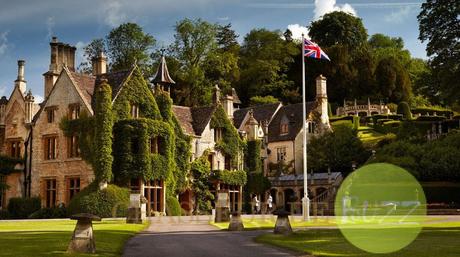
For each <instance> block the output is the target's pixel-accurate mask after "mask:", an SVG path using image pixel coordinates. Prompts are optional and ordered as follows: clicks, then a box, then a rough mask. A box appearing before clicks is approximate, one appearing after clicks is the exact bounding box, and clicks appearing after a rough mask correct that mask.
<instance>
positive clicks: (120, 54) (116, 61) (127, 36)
mask: <svg viewBox="0 0 460 257" xmlns="http://www.w3.org/2000/svg"><path fill="white" fill-rule="evenodd" d="M105 41H106V45H107V50H108V53H107V54H108V56H109V57H110V60H111V68H112V70H113V71H118V70H124V69H129V68H131V66H132V65H133V64H134V62H137V64H138V65H139V67H141V68H142V69H144V68H146V66H147V65H148V64H149V62H150V61H151V60H150V53H149V50H150V49H151V48H153V47H154V46H155V42H156V40H155V38H153V36H151V35H150V34H148V33H145V32H144V31H143V30H142V28H141V27H140V26H139V25H137V24H135V23H124V24H121V25H120V26H118V27H117V28H115V29H113V30H112V31H110V33H109V35H108V36H107V37H106V39H105Z"/></svg>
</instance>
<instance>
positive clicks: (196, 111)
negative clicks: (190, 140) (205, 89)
mask: <svg viewBox="0 0 460 257" xmlns="http://www.w3.org/2000/svg"><path fill="white" fill-rule="evenodd" d="M215 110H216V106H207V107H193V108H192V117H193V130H195V135H198V136H200V135H201V134H203V131H204V129H205V128H206V126H207V125H208V123H209V122H210V121H211V118H212V115H213V114H214V111H215Z"/></svg>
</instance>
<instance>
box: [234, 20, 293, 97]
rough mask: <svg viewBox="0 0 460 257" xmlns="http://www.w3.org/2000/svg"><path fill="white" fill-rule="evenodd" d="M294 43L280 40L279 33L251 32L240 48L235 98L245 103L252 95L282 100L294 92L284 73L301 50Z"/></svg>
mask: <svg viewBox="0 0 460 257" xmlns="http://www.w3.org/2000/svg"><path fill="white" fill-rule="evenodd" d="M299 50H300V47H298V46H297V45H296V44H295V43H293V42H288V41H286V40H283V39H282V38H281V32H280V31H277V30H276V31H269V30H266V29H254V30H251V31H250V32H249V33H248V34H247V35H246V36H245V37H244V42H243V44H242V46H241V53H240V56H241V58H240V62H239V67H240V70H241V77H240V82H239V87H238V88H237V89H238V95H239V96H240V99H241V100H242V101H243V102H244V103H248V102H249V99H250V98H251V97H253V96H266V95H272V96H274V97H276V98H279V99H282V100H284V99H285V98H286V93H287V92H289V91H291V90H294V91H295V90H296V89H295V84H294V82H293V81H292V80H289V79H288V77H287V75H286V73H287V71H288V68H289V66H290V64H292V63H293V62H294V58H293V57H294V56H296V55H297V54H298V53H299V52H300V51H299Z"/></svg>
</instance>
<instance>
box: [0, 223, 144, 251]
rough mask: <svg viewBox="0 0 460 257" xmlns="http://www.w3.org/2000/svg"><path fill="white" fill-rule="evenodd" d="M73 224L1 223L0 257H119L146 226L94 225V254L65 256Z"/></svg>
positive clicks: (121, 224) (122, 224)
mask: <svg viewBox="0 0 460 257" xmlns="http://www.w3.org/2000/svg"><path fill="white" fill-rule="evenodd" d="M75 224H76V221H74V220H43V221H2V222H0V249H1V250H0V256H15V257H22V256H24V257H26V256H104V257H105V256H120V255H121V253H122V251H123V246H124V243H125V242H126V241H127V240H128V239H129V238H130V237H132V236H133V235H134V234H136V233H137V232H139V231H141V230H142V229H144V228H145V227H146V226H147V223H146V224H126V222H125V220H103V221H102V222H94V223H93V227H94V237H95V239H96V249H97V254H94V255H84V254H68V253H66V250H67V246H68V245H69V242H70V239H71V238H72V232H73V230H74V228H75Z"/></svg>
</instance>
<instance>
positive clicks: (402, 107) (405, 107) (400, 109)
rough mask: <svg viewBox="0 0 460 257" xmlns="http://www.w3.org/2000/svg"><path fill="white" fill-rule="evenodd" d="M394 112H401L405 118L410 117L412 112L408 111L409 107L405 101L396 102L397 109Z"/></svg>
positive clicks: (408, 118)
mask: <svg viewBox="0 0 460 257" xmlns="http://www.w3.org/2000/svg"><path fill="white" fill-rule="evenodd" d="M396 113H397V114H401V115H402V116H403V117H404V119H406V120H411V119H412V113H411V112H410V107H409V104H408V103H407V102H400V103H399V104H398V110H397V111H396Z"/></svg>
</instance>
